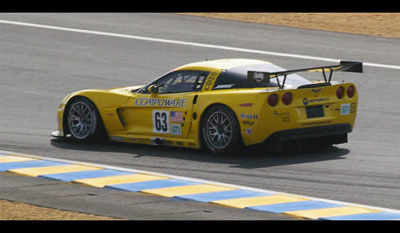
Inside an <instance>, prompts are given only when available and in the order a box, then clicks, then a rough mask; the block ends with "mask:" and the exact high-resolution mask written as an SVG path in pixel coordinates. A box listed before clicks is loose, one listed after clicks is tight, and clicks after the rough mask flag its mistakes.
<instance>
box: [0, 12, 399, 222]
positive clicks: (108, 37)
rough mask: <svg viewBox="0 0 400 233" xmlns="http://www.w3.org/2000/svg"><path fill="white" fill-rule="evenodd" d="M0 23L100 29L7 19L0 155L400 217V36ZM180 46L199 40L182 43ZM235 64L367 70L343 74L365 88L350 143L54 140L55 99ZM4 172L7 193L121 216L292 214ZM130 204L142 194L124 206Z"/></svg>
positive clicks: (205, 21)
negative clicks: (308, 146) (270, 148)
mask: <svg viewBox="0 0 400 233" xmlns="http://www.w3.org/2000/svg"><path fill="white" fill-rule="evenodd" d="M0 20H9V21H18V22H24V23H31V24H41V25H51V26H54V27H61V28H74V29H80V30H88V31H91V32H103V33H97V34H95V33H87V32H83V31H81V32H79V31H71V30H70V31H67V30H58V29H55V28H43V27H32V26H27V25H16V24H9V23H0V33H1V34H0V43H1V44H0V54H1V59H0V65H1V66H0V69H1V73H0V75H1V79H0V86H1V92H0V111H1V115H0V150H7V151H15V152H20V153H27V154H34V155H39V156H46V157H52V158H60V159H68V160H75V161H81V162H88V163H97V164H104V165H108V166H116V167H122V168H127V169H140V170H148V171H152V172H159V173H165V174H171V175H175V176H183V177H191V178H198V179H204V180H210V181H215V182H222V183H228V184H234V185H240V186H247V187H253V188H258V189H266V190H274V191H279V192H286V193H293V194H298V195H304V196H311V197H316V198H323V199H330V200H336V201H344V202H350V203H356V204H362V205H370V206H377V207H382V208H389V209H396V210H400V182H399V180H400V179H399V178H400V169H399V168H398V165H399V164H400V159H399V154H400V139H399V131H400V120H399V115H400V103H399V101H398V100H399V99H400V92H399V89H400V81H399V80H398V79H399V76H400V70H399V61H400V53H399V51H400V50H399V48H400V40H399V39H389V38H380V37H371V36H361V35H351V34H345V33H334V32H323V31H315V30H304V29H296V28H289V27H278V26H269V25H260V24H253V23H243V22H231V21H225V20H217V19H209V18H200V17H191V16H184V15H174V14H0ZM111 33H112V34H111ZM121 35H130V36H125V37H124V36H121ZM149 38H157V40H154V39H153V40H149ZM160 39H161V40H160ZM178 41H179V42H182V41H184V42H191V43H173V42H178ZM204 45H207V46H204ZM209 45H212V46H209ZM222 46H224V47H222ZM238 48H240V49H238ZM274 52H275V53H274ZM299 55H300V56H299ZM232 57H240V58H256V59H264V60H268V61H271V62H273V63H276V64H278V65H280V66H282V67H285V68H288V69H290V68H300V67H309V66H318V65H325V64H331V63H334V64H335V62H334V61H337V60H355V61H363V62H365V63H367V64H366V66H365V69H364V74H362V75H360V74H347V73H341V74H339V75H340V77H339V75H337V76H336V77H337V78H339V79H340V80H341V79H344V80H346V81H352V82H354V83H356V85H357V87H358V91H359V105H358V116H357V121H356V126H355V130H354V131H353V132H352V133H351V134H350V136H349V143H348V144H344V145H338V146H335V147H332V148H329V149H328V150H325V151H320V152H302V151H295V152H291V153H289V154H285V155H281V154H274V153H267V154H265V153H261V152H260V151H259V150H257V149H256V148H251V149H248V150H244V151H243V153H242V154H238V155H231V156H223V157H222V156H213V155H211V154H209V153H207V152H202V151H193V150H189V149H175V148H165V147H150V146H137V145H126V144H117V143H110V144H95V145H92V144H85V145H81V144H75V143H72V142H70V141H60V140H57V139H53V138H51V137H50V136H49V133H50V132H51V131H52V130H54V129H55V128H56V109H57V107H58V104H59V102H60V101H61V100H62V99H63V98H64V96H66V95H67V94H68V93H70V92H73V91H76V90H80V89H86V88H110V87H119V86H128V85H136V84H143V83H147V82H149V81H151V80H153V79H155V78H156V77H158V76H159V75H161V74H163V73H165V72H166V71H169V70H171V69H173V68H175V67H177V66H179V65H182V64H185V63H188V62H194V61H199V60H204V59H209V60H210V59H218V58H232ZM334 78H335V77H334ZM0 177H1V179H0V185H1V186H2V187H6V188H5V189H3V188H2V189H1V190H0V198H4V199H8V200H16V201H22V202H28V203H33V204H39V205H44V206H51V207H55V208H64V209H69V210H77V211H81V212H93V213H97V214H103V215H107V214H108V215H109V216H113V217H122V218H128V219H292V218H289V217H288V216H284V215H279V214H268V213H260V212H257V211H249V210H239V209H231V208H224V207H221V206H214V205H204V204H203V203H193V202H182V201H181V202H177V201H176V200H170V199H165V198H161V197H154V196H148V195H144V194H121V193H119V192H118V193H117V192H116V191H114V190H103V189H94V188H91V187H83V186H79V185H76V186H68V189H65V184H59V183H57V182H54V181H48V180H42V179H37V178H30V177H23V176H15V175H10V174H8V173H0ZM63 185H64V186H63ZM16 192H18V195H15V193H16ZM121 195H122V197H121ZM66 197H67V198H66ZM128 197H130V198H132V197H134V199H129V200H130V202H129V201H127V202H125V200H127V199H128ZM98 203H101V205H98ZM103 203H105V204H103ZM126 203H129V204H130V205H129V208H128V207H127V205H126ZM110 210H113V211H110Z"/></svg>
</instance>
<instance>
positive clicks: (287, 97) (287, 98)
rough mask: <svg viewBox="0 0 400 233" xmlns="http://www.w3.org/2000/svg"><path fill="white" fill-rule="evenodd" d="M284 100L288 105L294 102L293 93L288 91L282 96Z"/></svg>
mask: <svg viewBox="0 0 400 233" xmlns="http://www.w3.org/2000/svg"><path fill="white" fill-rule="evenodd" d="M282 102H283V103H284V104H286V105H289V104H290V103H291V102H292V93H290V92H286V93H285V94H283V96H282Z"/></svg>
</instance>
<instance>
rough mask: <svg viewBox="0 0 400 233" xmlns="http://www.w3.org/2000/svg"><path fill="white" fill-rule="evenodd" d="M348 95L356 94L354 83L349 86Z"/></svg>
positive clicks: (350, 96)
mask: <svg viewBox="0 0 400 233" xmlns="http://www.w3.org/2000/svg"><path fill="white" fill-rule="evenodd" d="M347 96H348V97H349V98H352V97H353V96H354V86H353V85H350V86H349V87H348V88H347Z"/></svg>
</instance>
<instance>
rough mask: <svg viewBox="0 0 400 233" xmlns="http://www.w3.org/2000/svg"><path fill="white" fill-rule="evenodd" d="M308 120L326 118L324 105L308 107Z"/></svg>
mask: <svg viewBox="0 0 400 233" xmlns="http://www.w3.org/2000/svg"><path fill="white" fill-rule="evenodd" d="M306 114H307V118H317V117H323V116H324V108H323V106H322V105H316V106H308V107H306Z"/></svg>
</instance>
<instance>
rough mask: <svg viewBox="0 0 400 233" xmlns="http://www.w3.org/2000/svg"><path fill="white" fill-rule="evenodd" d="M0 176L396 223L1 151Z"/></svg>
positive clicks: (245, 190)
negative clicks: (24, 177)
mask: <svg viewBox="0 0 400 233" xmlns="http://www.w3.org/2000/svg"><path fill="white" fill-rule="evenodd" d="M0 172H10V173H14V174H18V175H24V176H31V177H38V178H44V179H53V180H57V181H61V182H66V183H76V184H84V185H89V186H93V187H97V188H109V189H115V190H121V191H125V192H141V193H146V194H152V195H157V196H163V197H168V198H179V199H183V200H186V201H197V202H203V203H205V204H217V205H222V206H226V207H231V208H239V209H250V210H254V211H264V212H269V213H275V214H285V215H290V216H293V217H297V218H300V219H312V220H400V211H399V210H392V209H384V208H379V207H372V206H365V205H357V204H352V203H346V202H338V201H333V200H326V199H319V198H313V197H307V196H300V195H294V194H288V193H281V192H275V191H270V190H261V189H255V188H250V187H243V186H236V185H230V184H225V183H217V182H212V181H207V180H201V179H192V178H187V177H178V176H172V175H168V174H162V173H152V172H148V171H141V170H135V169H125V168H119V167H111V166H105V165H101V164H91V163H81V162H77V161H71V160H62V159H54V158H47V157H40V156H35V155H28V154H20V153H15V152H9V151H0Z"/></svg>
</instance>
